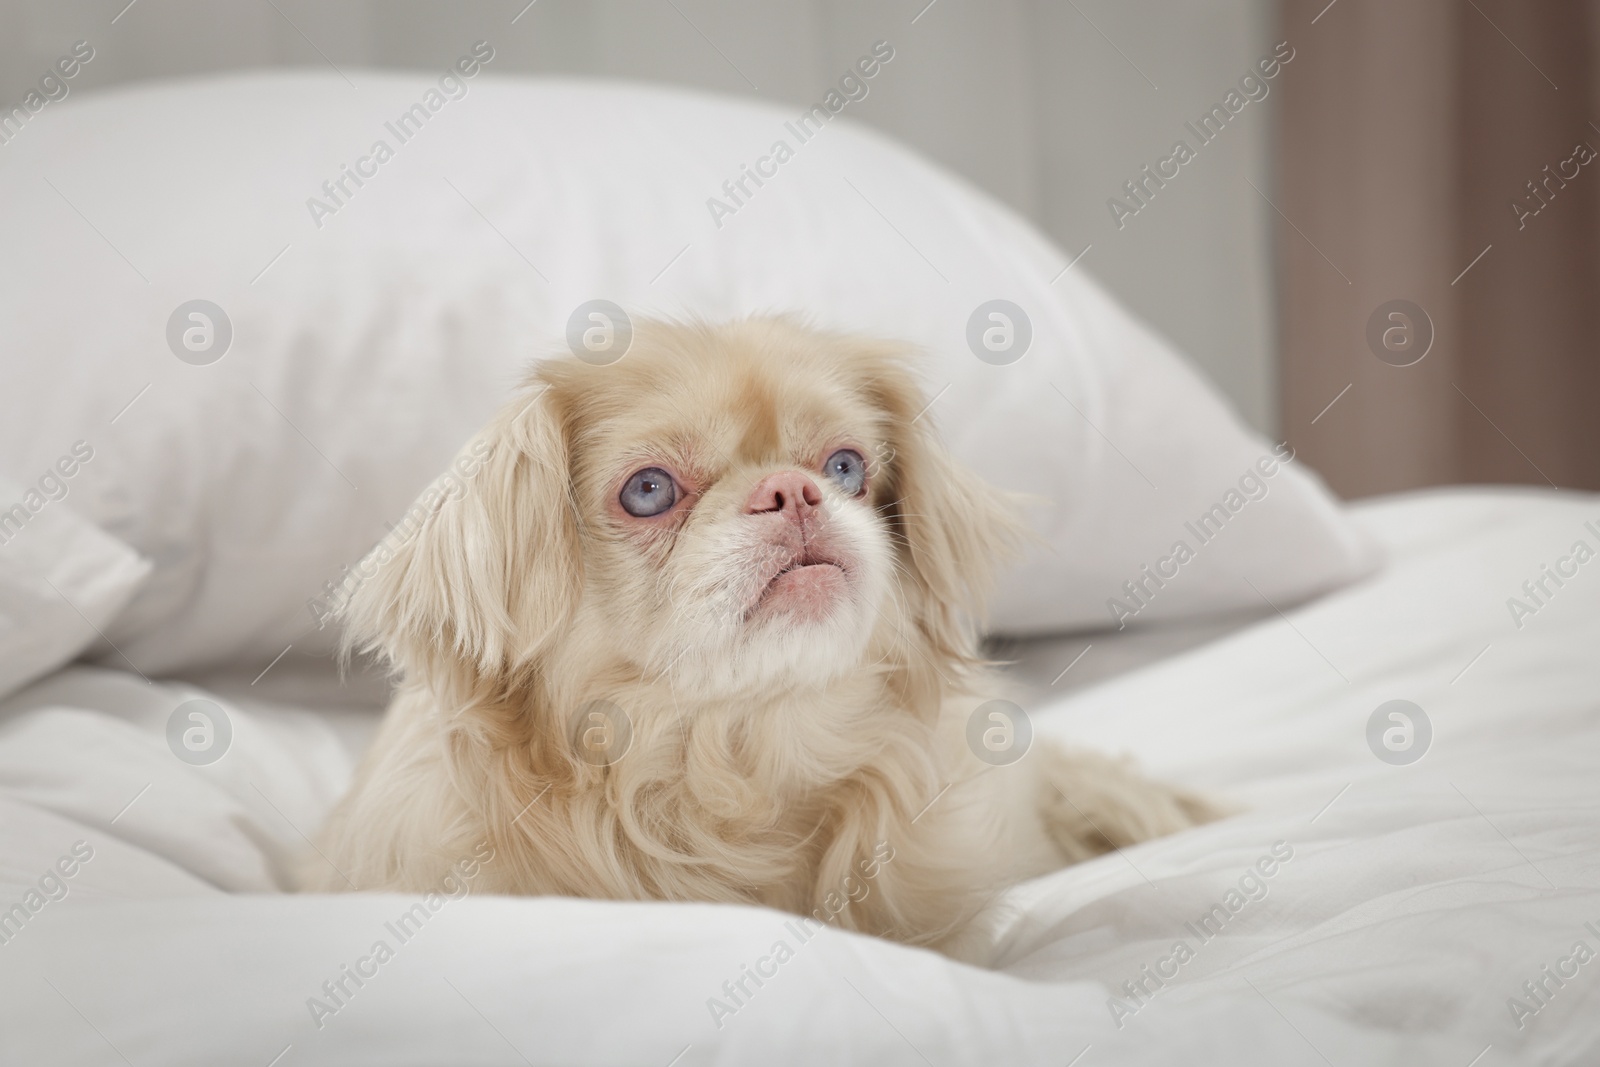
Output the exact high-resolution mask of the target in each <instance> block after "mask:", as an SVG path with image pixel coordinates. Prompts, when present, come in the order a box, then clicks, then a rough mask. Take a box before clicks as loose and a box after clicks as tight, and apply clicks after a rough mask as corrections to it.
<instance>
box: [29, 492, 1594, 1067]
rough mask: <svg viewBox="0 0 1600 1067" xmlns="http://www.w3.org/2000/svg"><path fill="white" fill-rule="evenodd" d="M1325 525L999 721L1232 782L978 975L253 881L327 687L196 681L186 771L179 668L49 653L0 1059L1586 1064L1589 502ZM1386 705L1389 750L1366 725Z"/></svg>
mask: <svg viewBox="0 0 1600 1067" xmlns="http://www.w3.org/2000/svg"><path fill="white" fill-rule="evenodd" d="M1356 512H1357V514H1358V515H1359V516H1360V518H1361V520H1362V521H1363V522H1364V523H1366V524H1367V525H1368V526H1369V527H1370V528H1371V529H1372V530H1373V531H1374V532H1375V533H1376V534H1377V535H1378V537H1379V538H1380V540H1382V541H1383V542H1384V544H1385V545H1386V546H1387V547H1388V550H1389V552H1390V555H1391V563H1390V565H1389V567H1388V568H1387V569H1386V570H1385V571H1384V572H1383V573H1382V574H1380V575H1378V576H1376V577H1374V578H1372V579H1370V580H1368V581H1366V582H1364V583H1362V584H1361V585H1359V586H1356V587H1353V588H1350V589H1347V590H1344V591H1342V592H1339V593H1336V594H1334V595H1331V596H1329V597H1326V598H1324V599H1322V600H1320V601H1318V602H1316V603H1313V604H1311V605H1309V606H1307V607H1304V608H1301V609H1297V610H1291V611H1287V612H1286V613H1285V615H1284V616H1283V617H1280V616H1278V615H1277V614H1273V615H1272V616H1270V617H1269V618H1268V619H1266V620H1265V621H1263V622H1260V623H1258V624H1255V625H1252V626H1250V627H1248V628H1247V629H1244V630H1242V631H1240V632H1238V633H1236V634H1234V635H1232V636H1230V637H1227V638H1225V639H1223V640H1221V641H1218V642H1216V643H1214V644H1211V645H1208V646H1206V647H1203V648H1200V649H1197V650H1194V651H1192V652H1188V653H1185V654H1182V655H1180V656H1177V657H1174V658H1172V659H1169V660H1166V661H1164V662H1162V663H1159V664H1156V665H1154V666H1151V667H1148V668H1145V669H1143V670H1139V671H1136V672H1134V673H1131V674H1128V675H1125V676H1123V677H1120V678H1117V679H1114V680H1112V681H1110V682H1107V683H1105V684H1102V685H1098V686H1095V687H1092V688H1089V689H1086V690H1083V691H1080V692H1076V693H1073V694H1071V695H1069V696H1066V697H1064V698H1058V699H1057V700H1055V701H1054V702H1053V703H1051V702H1049V701H1048V699H1047V698H1046V697H1044V696H1041V697H1040V698H1039V699H1038V700H1037V701H1036V702H1035V704H1034V705H1032V706H1030V707H1029V711H1030V713H1031V714H1032V715H1033V717H1034V721H1035V724H1036V726H1037V728H1038V729H1039V730H1040V731H1041V732H1045V733H1050V734H1054V735H1058V736H1064V737H1069V738H1072V739H1074V740H1076V741H1081V742H1084V743H1089V744H1094V745H1097V746H1101V747H1105V748H1109V749H1114V750H1116V749H1126V750H1128V751H1130V752H1133V753H1136V754H1137V755H1138V756H1139V758H1140V759H1141V760H1142V761H1143V763H1144V764H1145V765H1146V767H1147V768H1148V769H1150V770H1151V771H1152V772H1154V773H1155V774H1157V775H1159V776H1163V777H1166V778H1170V779H1173V780H1177V781H1181V782H1184V783H1186V784H1189V785H1192V786H1197V787H1201V788H1205V789H1209V790H1213V791H1216V792H1219V793H1224V794H1226V795H1228V796H1229V797H1231V798H1233V799H1234V800H1236V801H1237V802H1238V803H1239V805H1240V806H1241V807H1242V808H1243V809H1244V810H1243V811H1242V813H1241V814H1239V815H1237V816H1235V817H1232V818H1230V819H1227V820H1225V821H1223V822H1221V823H1217V824H1215V825H1212V826H1208V827H1205V828H1202V829H1200V830H1197V831H1194V832H1191V833H1188V834H1184V835H1180V836H1179V837H1176V838H1171V839H1167V840H1162V841H1156V842H1152V843H1149V844H1147V845H1144V846H1141V847H1139V848H1134V849H1129V850H1126V851H1125V852H1123V853H1119V854H1114V855H1110V856H1106V857H1102V858H1101V859H1098V860H1096V861H1094V862H1091V863H1086V864H1082V865H1080V866H1077V867H1074V868H1071V869H1068V870H1065V871H1062V872H1059V873H1058V874H1055V875H1053V876H1050V877H1047V878H1043V879H1040V880H1038V881H1036V882H1033V883H1030V884H1028V885H1025V886H1021V887H1019V888H1018V889H1016V890H1015V891H1014V892H1012V893H1011V894H1009V895H1008V896H1007V897H1006V898H1004V899H1003V900H1002V902H1001V903H1000V904H999V905H998V906H997V907H996V909H995V911H994V913H993V914H992V915H991V919H992V922H993V927H994V945H995V948H994V958H993V963H994V966H995V969H994V970H981V969H977V968H973V967H968V966H963V965H958V964H954V963H950V962H948V961H946V960H944V959H942V958H940V957H938V956H935V955H933V954H931V953H927V952H922V951H917V950H912V949H906V948H902V947H899V946H896V945H891V944H887V943H883V942H879V941H875V940H872V939H869V938H862V937H855V936H850V935H843V934H839V933H837V932H835V931H833V930H831V929H829V930H825V931H822V932H820V933H816V934H814V935H808V932H807V931H805V930H803V929H798V928H797V927H795V926H794V925H793V924H791V923H790V922H789V920H788V917H786V916H783V915H780V914H777V913H773V912H767V911H763V910H760V909H753V908H731V907H712V906H699V905H663V904H616V903H599V902H590V901H579V900H562V899H504V898H492V897H487V896H479V895H472V894H465V895H462V896H461V897H460V898H458V899H452V898H451V897H449V896H439V897H436V898H433V899H408V898H404V897H399V896H359V895H350V896H343V897H300V896H289V895H284V894H282V893H281V892H280V889H281V887H282V886H283V885H284V884H285V879H284V871H285V869H286V865H287V863H288V862H289V860H290V857H291V856H293V855H294V854H295V853H296V852H298V851H299V850H301V849H303V848H304V847H305V844H304V839H303V836H302V835H303V834H310V833H312V832H313V830H314V828H315V827H316V825H317V823H318V820H319V819H320V818H321V817H322V815H323V814H324V813H325V811H326V810H327V808H328V806H329V805H330V804H331V803H332V802H333V800H334V799H335V798H336V796H337V795H338V792H339V791H340V789H341V788H342V787H343V785H344V782H345V781H346V779H347V776H348V774H349V769H350V756H349V754H348V751H347V748H346V746H345V744H344V743H342V742H341V740H340V730H339V729H338V728H336V727H338V726H339V716H337V715H335V714H334V709H332V708H322V709H314V708H302V709H292V708H287V707H275V706H268V705H264V704H259V703H257V704H247V703H238V702H232V701H225V700H221V699H220V698H213V699H218V702H219V704H220V706H222V707H223V708H224V709H225V711H224V714H225V715H226V717H227V720H228V724H229V727H230V728H231V732H232V738H231V741H230V742H229V744H230V747H229V750H228V752H227V755H226V756H225V757H224V758H223V759H221V760H219V761H217V762H216V763H214V764H211V765H200V766H191V765H188V764H186V763H183V762H181V761H180V760H178V759H176V758H174V755H173V752H172V750H171V749H170V748H169V745H168V741H167V728H168V725H167V720H168V717H169V715H170V714H171V711H172V709H173V708H174V706H175V705H177V704H178V703H180V702H181V701H183V700H186V699H191V698H206V697H207V694H206V693H204V692H202V691H200V690H198V689H193V688H189V687H184V686H178V685H167V684H156V685H152V684H148V683H146V682H145V681H144V680H143V679H141V678H139V677H138V676H137V675H133V674H122V673H117V672H113V671H104V670H91V669H85V668H73V669H69V670H67V671H64V672H62V673H60V674H57V675H55V676H53V677H52V678H50V679H47V680H46V681H45V682H43V683H41V684H39V685H36V686H34V687H33V688H31V689H30V690H27V691H25V692H23V693H21V694H19V695H17V696H15V697H13V698H12V699H11V700H9V701H7V702H6V703H5V704H4V705H0V909H4V910H0V1063H4V1064H8V1065H9V1064H45V1063H49V1064H63V1065H76V1064H122V1063H124V1062H126V1063H130V1064H137V1065H144V1064H152V1065H153V1064H161V1065H187V1064H194V1065H205V1067H212V1065H215V1064H220V1063H239V1064H253V1065H259V1067H267V1065H269V1064H271V1065H273V1067H296V1065H300V1064H324V1063H326V1064H383V1065H397V1064H417V1065H438V1064H447V1063H448V1064H496V1065H501V1064H507V1065H509V1064H521V1063H533V1064H555V1063H560V1064H577V1063H593V1064H622V1063H632V1064H645V1065H650V1064H655V1065H659V1067H667V1065H668V1064H674V1065H677V1067H691V1065H695V1064H707V1063H728V1064H734V1063H741V1064H744V1063H761V1064H775V1063H805V1064H810V1063H873V1064H889V1063H894V1064H899V1063H914V1064H920V1063H924V1062H926V1063H932V1064H940V1065H942V1064H963V1063H995V1064H1000V1063H1005V1064H1011V1063H1018V1064H1022V1063H1028V1064H1032V1063H1038V1064H1056V1065H1063V1064H1068V1063H1075V1064H1078V1065H1079V1067H1094V1065H1097V1064H1111V1063H1151V1064H1154V1063H1174V1062H1189V1063H1237V1064H1256V1063H1260V1064H1299V1063H1305V1064H1327V1063H1331V1064H1339V1065H1346V1064H1349V1065H1356V1064H1361V1065H1366V1064H1382V1063H1396V1064H1418V1063H1429V1064H1432V1063H1439V1064H1454V1065H1459V1067H1467V1065H1468V1064H1469V1063H1470V1064H1475V1065H1476V1067H1496V1065H1501V1064H1509V1063H1518V1064H1530V1063H1538V1064H1543V1063H1551V1064H1555V1063H1572V1064H1575V1063H1593V1062H1600V1011H1597V1010H1596V1008H1597V1006H1600V863H1597V848H1600V789H1597V786H1596V778H1597V776H1596V773H1595V764H1596V761H1597V758H1600V654H1597V648H1600V560H1596V561H1591V560H1588V559H1585V560H1584V561H1582V562H1579V561H1578V560H1577V559H1576V558H1575V556H1574V555H1573V547H1574V544H1575V542H1578V541H1584V542H1586V543H1587V544H1588V546H1589V547H1590V549H1591V551H1593V550H1597V549H1600V535H1597V534H1596V533H1594V532H1593V531H1591V530H1590V529H1589V528H1588V527H1587V526H1586V525H1585V523H1586V522H1593V523H1594V524H1595V526H1596V528H1600V498H1596V497H1590V496H1579V495H1575V494H1556V493H1550V492H1535V491H1514V490H1499V491H1450V492H1432V493H1427V494H1418V495H1410V496H1405V497H1397V498H1393V499H1389V500H1384V501H1378V502H1374V503H1369V504H1366V505H1362V506H1360V507H1358V508H1357V509H1356ZM1580 554H1581V553H1580ZM1563 559H1565V560H1566V562H1562V560H1563ZM1546 565H1548V566H1549V567H1550V568H1551V569H1552V570H1557V569H1559V570H1562V571H1566V572H1569V576H1567V577H1563V578H1562V579H1561V583H1562V584H1560V585H1557V584H1556V583H1555V582H1554V581H1552V580H1550V579H1549V578H1548V577H1545V575H1546V571H1545V570H1544V569H1543V568H1544V567H1545V566H1546ZM1541 579H1543V583H1542V588H1541V585H1540V581H1541ZM1524 582H1528V583H1530V586H1531V588H1532V591H1533V592H1532V593H1531V594H1530V593H1529V592H1528V591H1527V590H1525V589H1524V587H1523V585H1524ZM1511 598H1516V599H1518V600H1520V601H1521V602H1522V603H1523V604H1524V605H1525V607H1527V608H1530V609H1532V610H1531V611H1517V612H1515V613H1514V612H1513V611H1512V608H1511V606H1508V600H1510V599H1511ZM1535 598H1536V600H1537V602H1535ZM1519 623H1520V628H1519V625H1518V624H1519ZM1081 644H1082V641H1081V640H1080V641H1079V642H1077V646H1078V647H1081ZM1089 655H1094V652H1093V651H1091V652H1090V653H1089ZM1069 658H1070V657H1069ZM1391 700H1406V701H1411V702H1413V703H1414V704H1415V705H1416V706H1417V707H1419V708H1421V709H1422V711H1423V714H1424V715H1425V716H1426V717H1427V721H1428V723H1429V724H1430V725H1431V734H1432V736H1431V740H1429V741H1427V742H1426V743H1427V745H1428V748H1427V751H1426V754H1425V755H1424V756H1423V757H1422V758H1421V759H1420V760H1418V761H1416V762H1413V763H1409V764H1406V765H1396V764H1394V763H1390V762H1385V761H1384V760H1383V759H1380V758H1379V757H1378V755H1376V754H1375V751H1374V748H1373V747H1372V746H1371V745H1369V741H1368V726H1369V720H1370V719H1371V718H1372V716H1373V713H1374V712H1375V711H1376V709H1377V708H1378V707H1379V705H1381V704H1384V703H1386V702H1388V701H1391ZM1410 719H1411V720H1415V719H1416V716H1415V715H1411V716H1410ZM197 722H198V720H197ZM1380 727H1381V728H1380V729H1379V730H1378V731H1377V733H1376V735H1375V736H1376V737H1377V738H1378V740H1377V742H1376V745H1377V750H1378V751H1383V752H1386V753H1389V754H1390V756H1391V758H1396V757H1395V755H1394V750H1391V749H1386V748H1384V745H1383V742H1382V736H1383V734H1384V732H1385V731H1389V730H1399V731H1400V732H1399V733H1397V734H1391V735H1390V740H1391V743H1393V744H1397V745H1399V744H1403V743H1404V741H1405V730H1406V727H1407V723H1406V722H1403V721H1401V720H1393V719H1389V718H1387V717H1383V718H1382V721H1381V723H1380ZM1409 727H1410V729H1411V735H1410V736H1411V743H1412V745H1413V746H1417V745H1420V744H1422V743H1424V742H1423V737H1424V735H1425V734H1426V732H1427V731H1426V730H1425V729H1424V728H1422V726H1421V724H1420V723H1419V722H1416V721H1411V722H1410V723H1409ZM201 740H203V738H201ZM180 744H181V742H180ZM1413 750H1414V749H1413ZM1406 754H1407V751H1406V750H1403V749H1402V750H1401V751H1400V755H1401V756H1404V755H1406ZM19 907H20V909H21V913H20V916H19V913H18V908H19ZM780 942H781V943H783V945H784V948H783V949H781V950H780V949H778V947H777V946H778V944H779V943H780ZM380 946H381V947H380ZM751 970H754V971H759V972H761V973H762V974H764V975H767V977H763V978H762V979H761V981H760V984H759V985H757V984H756V983H755V981H754V980H753V979H751V978H749V977H748V975H749V974H750V973H751ZM741 983H742V986H743V989H742V991H741V990H740V985H741ZM730 990H732V992H730ZM718 1004H720V1005H721V1007H720V1008H719V1007H718V1006H717V1005H718ZM1474 1057H1479V1058H1477V1059H1474Z"/></svg>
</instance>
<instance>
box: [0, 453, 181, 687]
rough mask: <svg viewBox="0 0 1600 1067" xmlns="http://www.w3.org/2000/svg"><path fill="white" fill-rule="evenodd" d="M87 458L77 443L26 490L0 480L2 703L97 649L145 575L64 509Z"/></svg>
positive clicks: (145, 565) (143, 563) (145, 566)
mask: <svg viewBox="0 0 1600 1067" xmlns="http://www.w3.org/2000/svg"><path fill="white" fill-rule="evenodd" d="M85 457H88V458H89V459H91V460H92V459H93V450H92V449H91V448H90V447H89V446H88V444H87V442H84V441H78V442H75V443H74V445H73V446H72V447H71V448H69V449H68V450H67V451H66V452H65V453H64V454H63V455H61V456H58V457H56V459H55V461H54V462H52V463H51V465H50V466H49V467H48V468H46V469H44V470H42V471H40V472H39V473H38V475H37V477H36V478H34V479H33V480H31V481H29V482H26V483H23V482H19V481H15V480H13V479H11V478H8V477H5V476H4V475H0V698H4V697H5V696H6V695H7V694H9V693H12V692H14V691H16V690H18V689H21V688H22V687H23V686H25V685H27V684H28V683H29V682H31V681H33V680H34V679H35V678H38V677H40V676H41V675H44V674H47V673H49V672H50V671H53V670H55V669H56V668H57V667H59V666H61V665H62V664H63V663H66V662H68V661H69V660H71V659H72V658H73V657H74V656H76V655H77V654H78V653H79V652H82V651H83V650H84V649H86V648H88V647H89V646H90V645H94V644H97V643H99V644H103V642H102V641H101V634H102V631H104V629H105V627H106V625H107V624H108V623H109V622H110V621H111V619H112V618H113V617H114V616H115V615H116V614H117V613H118V612H120V611H121V610H122V608H123V606H124V605H126V604H127V603H128V601H129V599H131V598H132V597H133V595H134V593H135V591H137V590H138V588H139V586H140V585H141V584H142V583H143V582H144V580H145V579H146V577H148V576H149V574H150V564H149V562H148V561H147V560H144V559H141V558H140V557H139V554H138V553H137V552H135V551H134V550H133V549H131V548H129V547H128V546H127V545H125V544H123V543H122V542H121V541H118V540H117V539H116V538H114V537H112V536H110V535H109V534H107V533H105V531H103V530H101V529H99V528H98V527H96V526H95V525H94V524H93V523H90V522H85V521H84V519H83V518H82V517H81V516H79V515H78V514H77V513H76V512H74V511H73V509H72V508H71V507H70V506H68V504H67V503H66V500H67V498H68V497H70V496H71V495H72V490H73V486H74V482H75V480H76V476H77V475H78V474H79V473H80V472H81V471H83V470H84V465H83V460H84V459H85ZM122 666H123V667H124V668H126V667H127V664H126V663H124V664H122Z"/></svg>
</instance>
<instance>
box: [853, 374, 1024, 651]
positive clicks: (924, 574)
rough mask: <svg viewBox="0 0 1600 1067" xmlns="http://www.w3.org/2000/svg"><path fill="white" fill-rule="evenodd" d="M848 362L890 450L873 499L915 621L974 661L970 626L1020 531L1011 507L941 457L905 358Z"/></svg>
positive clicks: (943, 646) (941, 647)
mask: <svg viewBox="0 0 1600 1067" xmlns="http://www.w3.org/2000/svg"><path fill="white" fill-rule="evenodd" d="M855 358H856V362H855V365H856V366H857V367H859V368H860V369H861V372H862V374H863V379H862V381H863V385H862V388H863V389H864V390H865V391H866V393H867V395H868V397H869V398H870V399H871V401H872V402H873V403H874V404H875V405H876V406H877V407H878V408H879V409H880V410H881V411H882V412H883V413H884V416H885V418H886V420H887V426H888V437H889V440H888V442H887V443H888V448H889V454H888V455H886V456H883V457H878V458H877V461H879V462H881V466H882V467H883V469H884V472H885V474H886V475H887V477H886V478H885V479H884V483H883V489H884V492H885V493H886V494H887V499H885V497H883V496H877V498H876V499H877V503H878V506H880V507H883V508H884V515H885V516H886V517H888V518H889V519H890V521H891V522H892V523H893V524H894V528H895V530H896V533H897V536H898V539H899V540H900V542H901V545H900V550H901V553H902V563H903V564H904V571H905V573H906V574H907V575H908V577H909V579H910V583H909V584H910V586H911V588H910V589H909V590H907V592H908V594H909V595H912V596H913V598H914V599H915V600H916V601H917V603H915V604H914V605H913V606H914V609H915V614H916V617H917V621H918V623H919V624H920V625H921V627H922V628H923V630H924V632H926V634H927V635H928V637H929V639H930V640H931V641H932V642H933V644H934V646H935V647H936V648H937V649H938V651H939V652H940V653H942V654H943V655H945V656H948V657H951V658H953V659H955V660H958V661H968V660H971V659H972V658H973V657H974V656H975V654H976V652H975V645H974V641H973V633H972V626H973V623H974V622H976V621H977V620H979V619H981V617H982V615H983V609H984V601H985V599H986V597H987V595H988V593H989V589H990V585H991V584H992V581H993V577H994V570H995V567H996V566H997V565H998V564H999V563H1001V562H1002V561H1004V560H1005V559H1007V558H1008V557H1010V556H1011V555H1012V554H1013V552H1014V550H1015V546H1016V544H1017V541H1018V540H1019V537H1020V535H1021V534H1022V530H1023V527H1022V526H1021V524H1020V522H1019V520H1018V518H1017V509H1016V507H1015V506H1014V504H1013V503H1012V501H1011V500H1010V499H1008V498H1007V497H1006V496H1004V495H1002V494H1001V493H1000V492H998V491H997V490H995V489H993V488H991V487H990V486H988V485H987V484H985V483H984V482H983V481H981V480H980V479H979V478H978V477H976V476H975V475H973V474H972V473H971V472H970V471H968V470H967V469H966V468H965V467H963V466H962V465H961V464H959V463H957V462H956V461H955V460H954V459H953V458H952V457H951V456H950V454H949V453H948V452H947V451H945V448H944V446H943V444H941V443H940V441H939V439H938V436H937V435H936V434H935V432H934V429H933V426H932V419H931V417H930V416H929V415H928V414H927V410H926V409H927V400H926V399H925V398H924V396H923V393H922V390H921V389H920V388H919V387H918V385H917V382H916V379H915V378H914V377H913V375H912V374H911V372H910V370H909V367H908V358H909V355H908V353H906V352H905V351H904V350H903V349H900V348H897V347H895V346H891V345H888V344H882V345H868V346H863V350H862V351H861V352H860V353H859V357H855Z"/></svg>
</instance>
